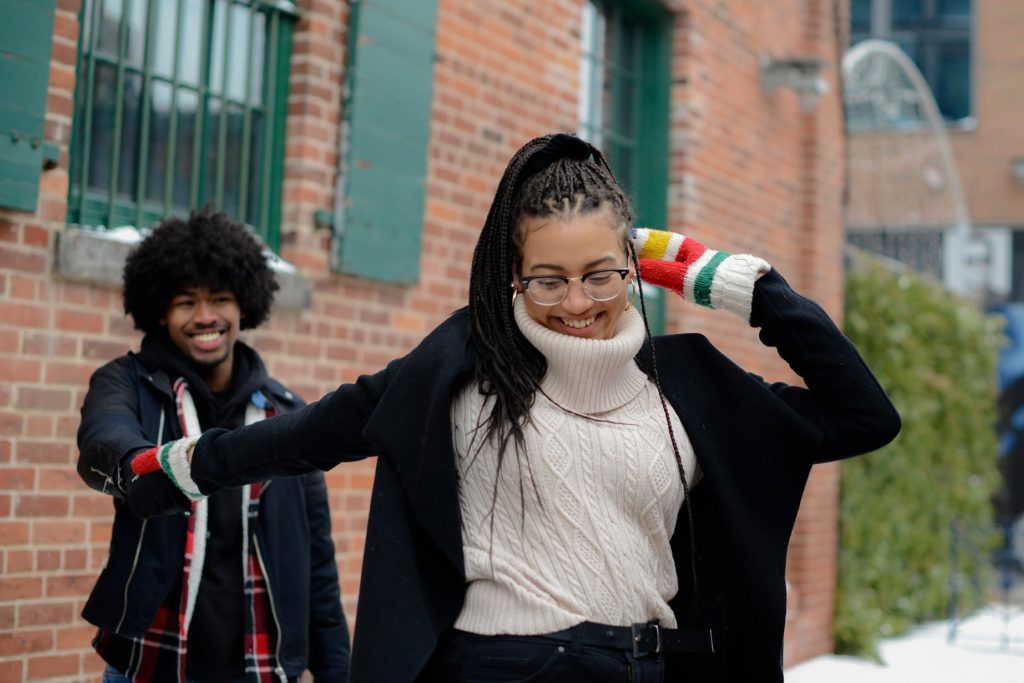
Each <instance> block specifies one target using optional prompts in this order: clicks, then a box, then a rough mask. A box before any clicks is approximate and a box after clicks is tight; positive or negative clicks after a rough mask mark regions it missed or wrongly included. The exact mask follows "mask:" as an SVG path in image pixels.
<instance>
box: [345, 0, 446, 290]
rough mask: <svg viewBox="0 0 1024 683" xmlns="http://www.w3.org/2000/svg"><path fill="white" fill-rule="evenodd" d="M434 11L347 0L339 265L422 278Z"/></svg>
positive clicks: (396, 0) (430, 3) (398, 278)
mask: <svg viewBox="0 0 1024 683" xmlns="http://www.w3.org/2000/svg"><path fill="white" fill-rule="evenodd" d="M436 15H437V0H417V2H407V0H356V1H354V2H353V3H352V21H351V23H350V28H349V31H350V40H349V50H348V65H347V69H348V83H349V89H348V98H347V101H346V102H345V119H346V122H347V125H346V127H345V128H346V134H345V139H344V140H343V150H344V151H343V158H342V160H341V164H342V167H341V176H342V183H343V184H342V188H341V190H342V191H341V196H339V197H338V198H337V200H336V201H337V202H338V208H337V209H336V211H335V228H336V230H337V231H338V234H337V236H336V238H335V240H334V246H333V254H332V256H333V258H332V265H333V267H334V269H335V270H337V271H340V272H343V273H348V274H350V275H357V276H361V277H369V278H374V279H377V280H383V281H386V282H395V283H403V284H410V283H414V282H416V281H417V280H418V279H419V270H420V245H421V242H422V232H423V211H424V201H425V196H426V176H427V144H428V142H429V137H430V103H431V97H432V92H433V80H434V20H435V17H436ZM346 146H347V149H346Z"/></svg>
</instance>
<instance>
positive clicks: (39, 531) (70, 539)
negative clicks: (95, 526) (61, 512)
mask: <svg viewBox="0 0 1024 683" xmlns="http://www.w3.org/2000/svg"><path fill="white" fill-rule="evenodd" d="M31 528H32V543H33V544H35V545H60V544H63V543H82V542H84V541H86V540H87V539H88V536H87V533H86V525H85V523H84V522H79V521H71V520H61V521H56V520H54V521H51V520H41V519H40V520H34V521H33V522H32V523H31Z"/></svg>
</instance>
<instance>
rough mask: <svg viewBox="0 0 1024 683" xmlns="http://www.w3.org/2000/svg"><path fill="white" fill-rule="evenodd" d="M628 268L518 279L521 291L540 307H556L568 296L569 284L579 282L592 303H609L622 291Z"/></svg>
mask: <svg viewBox="0 0 1024 683" xmlns="http://www.w3.org/2000/svg"><path fill="white" fill-rule="evenodd" d="M627 275H629V268H602V269H601V270H592V271H590V272H589V273H584V274H583V275H578V276H576V277H567V276H565V275H532V276H530V277H524V278H520V279H519V282H520V283H521V284H522V285H523V289H525V290H526V293H527V294H528V295H529V296H530V299H531V300H533V303H535V304H538V305H540V306H557V305H558V304H560V303H562V301H564V300H565V297H566V296H567V295H568V294H569V283H570V282H572V281H573V280H579V281H580V282H582V283H583V292H584V293H585V294H586V295H587V296H588V297H590V298H591V299H593V300H594V301H609V300H611V299H614V298H615V297H617V296H618V295H619V292H621V291H622V285H623V283H624V282H625V281H626V276H627Z"/></svg>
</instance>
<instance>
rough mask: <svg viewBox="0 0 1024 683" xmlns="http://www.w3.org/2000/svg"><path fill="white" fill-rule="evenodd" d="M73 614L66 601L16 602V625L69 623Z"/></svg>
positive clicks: (59, 624)
mask: <svg viewBox="0 0 1024 683" xmlns="http://www.w3.org/2000/svg"><path fill="white" fill-rule="evenodd" d="M73 616H74V613H73V612H72V606H71V604H70V603H68V602H67V601H63V600H62V601H60V602H22V603H19V604H18V627H19V628H25V627H28V626H63V625H64V624H69V623H71V620H72V618H73Z"/></svg>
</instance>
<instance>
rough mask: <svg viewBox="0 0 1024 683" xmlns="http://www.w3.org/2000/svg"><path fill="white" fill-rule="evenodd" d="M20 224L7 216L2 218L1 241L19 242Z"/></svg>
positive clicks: (0, 219) (0, 223)
mask: <svg viewBox="0 0 1024 683" xmlns="http://www.w3.org/2000/svg"><path fill="white" fill-rule="evenodd" d="M17 241H18V224H17V223H15V222H14V221H12V220H8V219H6V218H0V242H17Z"/></svg>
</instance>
